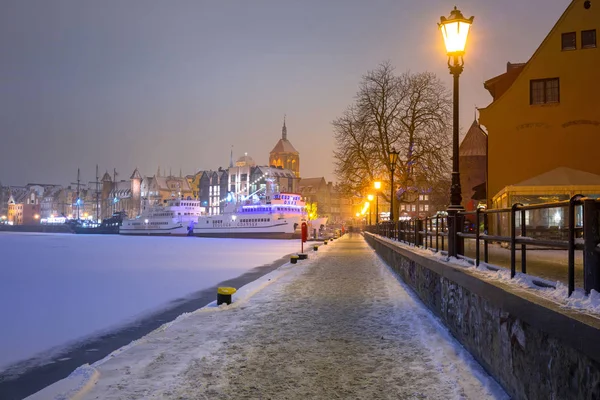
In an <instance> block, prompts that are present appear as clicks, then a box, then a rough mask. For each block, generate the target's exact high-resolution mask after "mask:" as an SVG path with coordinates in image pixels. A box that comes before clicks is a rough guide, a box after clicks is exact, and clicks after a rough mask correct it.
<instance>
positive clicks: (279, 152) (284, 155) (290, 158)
mask: <svg viewBox="0 0 600 400" xmlns="http://www.w3.org/2000/svg"><path fill="white" fill-rule="evenodd" d="M269 165H270V166H275V167H281V168H284V169H289V170H291V171H293V172H294V174H295V175H296V177H297V178H299V177H300V153H298V151H297V150H296V149H295V148H294V146H293V145H292V144H291V143H290V141H289V140H288V139H287V127H286V126H285V116H284V117H283V127H282V128H281V139H279V141H278V142H277V144H276V145H275V147H274V148H273V150H271V152H270V153H269Z"/></svg>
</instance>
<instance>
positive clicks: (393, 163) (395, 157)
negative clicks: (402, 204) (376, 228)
mask: <svg viewBox="0 0 600 400" xmlns="http://www.w3.org/2000/svg"><path fill="white" fill-rule="evenodd" d="M398 154H400V153H399V152H398V151H396V149H394V148H393V147H392V150H390V222H394V197H395V196H394V171H395V170H396V162H398Z"/></svg>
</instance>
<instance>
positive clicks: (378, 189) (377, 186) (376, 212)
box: [373, 181, 381, 225]
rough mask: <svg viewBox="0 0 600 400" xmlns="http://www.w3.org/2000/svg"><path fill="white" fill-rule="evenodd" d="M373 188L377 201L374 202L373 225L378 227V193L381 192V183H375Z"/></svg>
mask: <svg viewBox="0 0 600 400" xmlns="http://www.w3.org/2000/svg"><path fill="white" fill-rule="evenodd" d="M373 187H374V188H375V191H376V194H375V196H377V200H375V201H376V203H375V224H376V225H379V191H380V190H381V181H375V182H374V183H373Z"/></svg>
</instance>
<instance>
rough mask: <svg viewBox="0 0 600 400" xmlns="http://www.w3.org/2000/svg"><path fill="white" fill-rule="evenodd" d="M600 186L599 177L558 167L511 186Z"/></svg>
mask: <svg viewBox="0 0 600 400" xmlns="http://www.w3.org/2000/svg"><path fill="white" fill-rule="evenodd" d="M589 185H600V175H596V174H592V173H589V172H585V171H580V170H578V169H572V168H566V167H559V168H555V169H553V170H551V171H548V172H544V173H543V174H540V175H538V176H535V177H533V178H530V179H527V180H524V181H523V182H519V183H517V184H516V185H512V186H589Z"/></svg>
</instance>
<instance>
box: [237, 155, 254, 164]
mask: <svg viewBox="0 0 600 400" xmlns="http://www.w3.org/2000/svg"><path fill="white" fill-rule="evenodd" d="M255 165H256V162H255V161H254V159H253V158H252V157H250V156H249V155H248V153H246V154H244V155H243V156H241V157H240V158H238V159H237V161H236V162H235V166H236V167H245V166H249V167H254V166H255Z"/></svg>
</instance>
